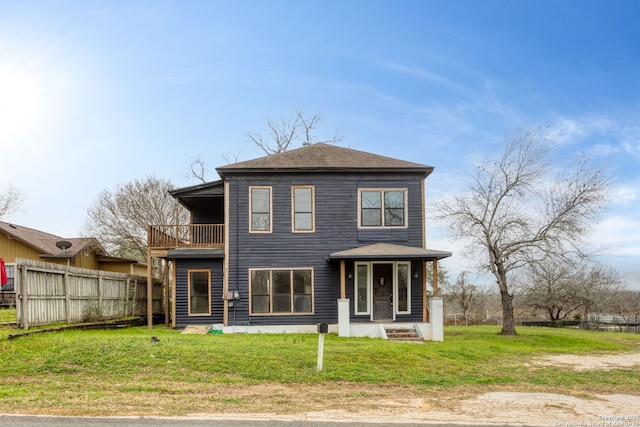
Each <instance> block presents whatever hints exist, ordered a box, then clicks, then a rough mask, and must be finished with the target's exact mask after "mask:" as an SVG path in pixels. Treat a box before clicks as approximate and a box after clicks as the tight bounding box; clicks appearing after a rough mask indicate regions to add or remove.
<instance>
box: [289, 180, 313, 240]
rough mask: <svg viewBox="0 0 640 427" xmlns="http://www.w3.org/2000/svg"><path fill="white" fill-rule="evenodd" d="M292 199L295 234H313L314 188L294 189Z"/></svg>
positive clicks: (292, 219) (292, 220)
mask: <svg viewBox="0 0 640 427" xmlns="http://www.w3.org/2000/svg"><path fill="white" fill-rule="evenodd" d="M291 199H292V200H291V206H292V209H291V215H292V218H291V222H292V228H293V232H294V233H295V232H300V233H305V232H307V233H310V232H313V231H314V230H315V212H314V208H315V200H314V187H313V186H300V187H292V188H291Z"/></svg>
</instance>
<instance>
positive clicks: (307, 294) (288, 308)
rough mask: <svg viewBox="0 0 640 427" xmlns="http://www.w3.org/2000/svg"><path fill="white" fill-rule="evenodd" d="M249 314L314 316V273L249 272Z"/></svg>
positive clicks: (302, 271) (297, 270)
mask: <svg viewBox="0 0 640 427" xmlns="http://www.w3.org/2000/svg"><path fill="white" fill-rule="evenodd" d="M249 297H250V299H251V301H250V307H251V310H250V314H252V315H271V314H280V315H282V314H313V269H311V268H301V269H293V268H292V269H251V270H249Z"/></svg>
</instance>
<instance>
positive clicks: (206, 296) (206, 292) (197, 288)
mask: <svg viewBox="0 0 640 427" xmlns="http://www.w3.org/2000/svg"><path fill="white" fill-rule="evenodd" d="M188 277H189V287H188V289H189V296H188V298H189V316H210V315H211V271H210V270H189V272H188Z"/></svg>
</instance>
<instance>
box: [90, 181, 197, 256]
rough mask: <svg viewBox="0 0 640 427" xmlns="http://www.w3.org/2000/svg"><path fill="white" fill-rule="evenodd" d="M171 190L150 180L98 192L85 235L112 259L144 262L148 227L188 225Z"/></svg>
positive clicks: (184, 211) (166, 182)
mask: <svg viewBox="0 0 640 427" xmlns="http://www.w3.org/2000/svg"><path fill="white" fill-rule="evenodd" d="M171 189H172V185H171V182H169V181H165V180H162V179H159V178H156V177H154V176H151V177H148V178H146V179H144V180H134V181H131V182H128V183H126V184H123V185H120V186H118V187H117V189H116V191H115V192H111V191H109V190H104V191H102V192H101V193H100V195H99V196H98V199H97V200H96V202H95V203H94V204H93V206H91V207H90V208H89V210H88V216H89V218H88V220H87V224H86V227H85V229H86V232H87V233H88V234H89V235H91V236H93V237H96V238H97V239H98V240H99V241H100V242H101V243H102V244H104V245H105V247H106V248H107V250H108V251H109V252H111V253H112V254H114V255H118V256H124V257H131V258H135V259H138V260H141V261H146V259H147V226H148V225H151V224H157V225H166V224H188V223H189V213H188V211H187V210H186V209H185V208H184V207H182V206H181V205H180V204H179V203H178V201H177V200H175V199H174V198H173V197H171V195H170V194H169V190H171Z"/></svg>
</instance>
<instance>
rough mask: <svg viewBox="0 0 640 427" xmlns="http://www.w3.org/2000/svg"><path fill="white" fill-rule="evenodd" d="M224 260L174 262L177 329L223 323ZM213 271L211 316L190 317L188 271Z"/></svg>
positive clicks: (181, 260) (182, 260)
mask: <svg viewBox="0 0 640 427" xmlns="http://www.w3.org/2000/svg"><path fill="white" fill-rule="evenodd" d="M222 262H223V261H222V259H177V260H175V261H174V265H175V269H176V284H175V286H176V292H175V295H176V297H175V298H176V299H175V305H176V328H184V327H185V326H187V325H211V324H214V323H222V321H223V309H224V306H223V300H222V289H223V282H222V280H223V273H222V269H223V266H222ZM189 270H210V271H211V316H189V315H188V304H187V297H188V290H187V286H188V283H189V282H188V277H187V274H188V271H189Z"/></svg>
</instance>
